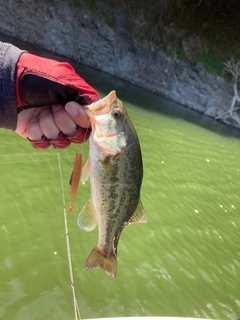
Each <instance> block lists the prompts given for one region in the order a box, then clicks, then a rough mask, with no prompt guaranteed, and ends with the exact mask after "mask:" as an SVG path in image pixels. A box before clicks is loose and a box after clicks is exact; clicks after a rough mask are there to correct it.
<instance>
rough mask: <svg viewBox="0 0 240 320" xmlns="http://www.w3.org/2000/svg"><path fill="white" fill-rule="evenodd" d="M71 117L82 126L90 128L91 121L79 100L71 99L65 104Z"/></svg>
mask: <svg viewBox="0 0 240 320" xmlns="http://www.w3.org/2000/svg"><path fill="white" fill-rule="evenodd" d="M65 110H66V112H67V114H68V115H69V117H70V118H71V119H72V120H73V121H74V122H75V123H76V124H77V125H79V127H81V128H89V127H90V121H89V118H88V116H87V114H86V112H85V111H84V109H83V107H82V106H81V105H80V104H78V103H77V102H74V101H70V102H68V103H67V104H66V105H65Z"/></svg>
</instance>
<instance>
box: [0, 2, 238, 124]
mask: <svg viewBox="0 0 240 320" xmlns="http://www.w3.org/2000/svg"><path fill="white" fill-rule="evenodd" d="M99 5H100V9H101V10H100V12H101V14H100V13H99V12H93V11H92V10H90V9H89V8H88V7H86V6H84V5H83V4H82V5H78V6H74V5H73V4H71V3H70V2H67V1H64V0H50V1H48V2H47V3H45V2H40V1H32V0H22V1H21V2H20V1H14V0H9V1H2V2H1V3H0V32H2V33H4V34H7V35H10V36H12V37H15V38H18V39H21V40H24V41H27V42H29V43H32V44H34V45H37V46H40V47H42V48H44V49H47V50H49V51H52V52H54V53H57V54H60V55H62V56H65V57H68V58H71V59H74V60H76V61H77V62H81V63H83V64H86V65H88V66H91V67H94V68H97V69H99V70H101V71H104V72H107V73H109V74H111V75H113V76H117V77H119V78H121V79H124V80H127V81H129V82H131V83H133V84H136V85H138V86H140V87H144V88H146V89H148V90H150V91H152V92H155V93H157V94H160V95H162V96H165V97H167V98H169V99H171V100H173V101H176V102H178V103H180V104H182V105H184V106H187V107H189V108H191V109H194V110H197V111H199V112H201V113H203V114H205V115H207V116H210V117H213V118H216V117H219V116H220V115H221V114H222V113H224V112H225V111H227V110H228V108H229V106H230V103H231V98H232V85H231V84H230V83H227V82H226V81H225V80H224V79H222V78H220V77H218V76H216V75H213V74H210V73H207V72H206V71H205V69H204V68H203V66H202V65H201V64H200V63H197V64H196V65H195V66H192V65H189V64H187V63H184V62H182V61H180V60H178V59H177V58H173V57H169V56H166V55H165V54H164V53H163V52H160V51H154V49H150V48H148V47H147V46H146V45H144V44H143V43H140V42H139V41H138V40H137V38H136V37H132V36H131V35H130V34H129V30H133V29H134V28H135V27H136V23H139V22H138V21H134V19H133V17H131V15H130V14H129V13H127V12H126V11H124V8H123V7H122V6H120V5H117V4H116V6H114V7H112V8H111V16H114V17H115V23H114V27H113V26H111V25H109V22H108V21H107V19H106V15H104V13H105V12H107V13H108V14H109V10H110V9H109V7H106V3H105V2H104V0H99ZM225 123H228V124H232V125H234V126H236V127H238V128H240V126H238V124H235V123H234V122H232V123H229V122H228V121H227V120H226V121H225Z"/></svg>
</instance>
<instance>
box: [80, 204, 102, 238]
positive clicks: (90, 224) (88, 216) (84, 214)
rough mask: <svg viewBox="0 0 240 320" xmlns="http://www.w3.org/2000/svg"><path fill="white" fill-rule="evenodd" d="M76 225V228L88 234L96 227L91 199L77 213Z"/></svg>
mask: <svg viewBox="0 0 240 320" xmlns="http://www.w3.org/2000/svg"><path fill="white" fill-rule="evenodd" d="M77 224H78V227H79V228H80V229H82V230H83V231H85V232H90V231H92V230H93V229H94V228H95V227H96V225H97V221H96V218H95V214H94V211H93V206H92V201H91V199H90V200H89V201H88V203H87V204H86V205H85V207H84V208H83V209H82V211H81V212H80V213H79V216H78V219H77Z"/></svg>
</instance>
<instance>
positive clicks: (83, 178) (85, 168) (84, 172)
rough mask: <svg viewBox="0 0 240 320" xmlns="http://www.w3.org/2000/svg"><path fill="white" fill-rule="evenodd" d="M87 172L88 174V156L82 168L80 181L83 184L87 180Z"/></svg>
mask: <svg viewBox="0 0 240 320" xmlns="http://www.w3.org/2000/svg"><path fill="white" fill-rule="evenodd" d="M89 174H90V158H88V159H87V161H86V163H85V165H84V167H83V169H82V176H81V182H82V183H83V184H84V183H85V182H86V181H87V180H88V178H89Z"/></svg>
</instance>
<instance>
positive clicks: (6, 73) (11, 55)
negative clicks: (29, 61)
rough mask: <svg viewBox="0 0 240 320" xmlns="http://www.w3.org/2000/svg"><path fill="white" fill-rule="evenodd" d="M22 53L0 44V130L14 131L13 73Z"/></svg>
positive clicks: (15, 123) (15, 113)
mask: <svg viewBox="0 0 240 320" xmlns="http://www.w3.org/2000/svg"><path fill="white" fill-rule="evenodd" d="M23 52H24V51H22V50H20V49H19V48H17V47H15V46H13V45H11V44H9V43H3V42H0V128H5V129H10V130H15V129H16V126H17V104H16V101H17V100H16V93H15V72H16V65H17V61H18V59H19V56H20V55H21V54H22V53H23Z"/></svg>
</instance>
